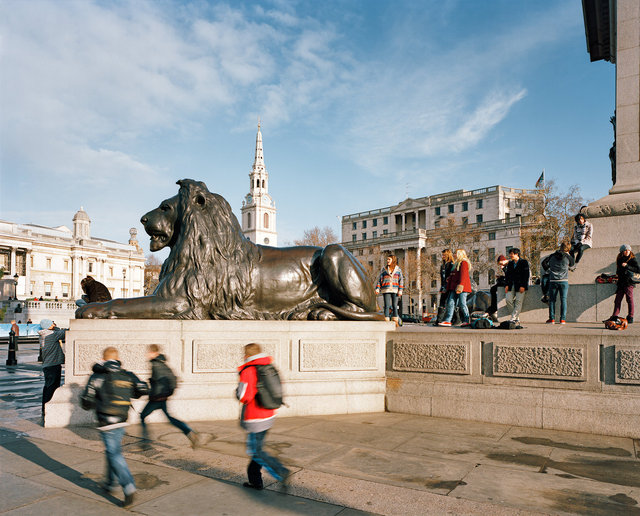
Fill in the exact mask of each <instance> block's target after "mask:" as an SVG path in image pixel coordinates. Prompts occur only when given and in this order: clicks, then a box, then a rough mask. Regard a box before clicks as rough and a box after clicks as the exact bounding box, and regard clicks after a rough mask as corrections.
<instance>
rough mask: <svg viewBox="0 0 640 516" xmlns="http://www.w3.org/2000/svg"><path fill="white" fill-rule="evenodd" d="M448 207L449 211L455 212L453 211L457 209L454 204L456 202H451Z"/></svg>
mask: <svg viewBox="0 0 640 516" xmlns="http://www.w3.org/2000/svg"><path fill="white" fill-rule="evenodd" d="M447 209H448V211H449V213H453V212H454V211H455V205H454V204H450V205H449V206H448V207H447Z"/></svg>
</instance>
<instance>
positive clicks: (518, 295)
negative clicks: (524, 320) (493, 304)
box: [504, 247, 530, 324]
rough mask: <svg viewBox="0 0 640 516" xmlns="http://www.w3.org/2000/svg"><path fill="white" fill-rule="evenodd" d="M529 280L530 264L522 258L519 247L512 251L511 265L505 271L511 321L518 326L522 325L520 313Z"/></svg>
mask: <svg viewBox="0 0 640 516" xmlns="http://www.w3.org/2000/svg"><path fill="white" fill-rule="evenodd" d="M529 278H530V272H529V262H528V261H527V260H525V259H523V258H520V249H518V248H517V247H514V248H512V249H510V250H509V263H508V264H507V268H506V271H505V282H506V286H505V287H504V292H505V301H506V303H507V311H508V312H509V319H510V321H511V322H513V323H516V324H520V311H521V310H522V304H523V303H524V296H525V294H526V292H527V290H528V289H529Z"/></svg>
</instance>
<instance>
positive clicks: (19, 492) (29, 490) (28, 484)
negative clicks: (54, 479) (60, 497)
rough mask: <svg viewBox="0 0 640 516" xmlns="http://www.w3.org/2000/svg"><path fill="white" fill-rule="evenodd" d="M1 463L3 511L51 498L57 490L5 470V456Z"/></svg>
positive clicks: (0, 504) (0, 508) (0, 485)
mask: <svg viewBox="0 0 640 516" xmlns="http://www.w3.org/2000/svg"><path fill="white" fill-rule="evenodd" d="M0 464H2V473H0V512H1V513H4V512H5V511H9V510H11V509H17V508H20V507H24V506H25V505H28V504H32V503H34V502H37V501H38V500H41V499H46V498H49V497H50V496H53V495H54V494H55V493H56V492H57V491H56V490H55V489H53V488H50V487H47V486H43V485H41V484H38V483H37V482H32V481H30V480H27V479H25V478H21V477H18V476H15V475H11V474H9V473H7V472H5V471H4V469H5V466H6V463H5V461H4V457H2V462H0Z"/></svg>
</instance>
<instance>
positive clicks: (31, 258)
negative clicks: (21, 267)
mask: <svg viewBox="0 0 640 516" xmlns="http://www.w3.org/2000/svg"><path fill="white" fill-rule="evenodd" d="M29 259H30V260H31V268H33V255H31V256H30V257H29Z"/></svg>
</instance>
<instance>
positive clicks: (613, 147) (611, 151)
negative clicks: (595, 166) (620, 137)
mask: <svg viewBox="0 0 640 516" xmlns="http://www.w3.org/2000/svg"><path fill="white" fill-rule="evenodd" d="M609 122H611V125H613V145H611V148H610V149H609V161H611V181H613V184H614V185H615V184H616V112H615V111H614V112H613V116H612V117H611V118H610V119H609Z"/></svg>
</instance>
